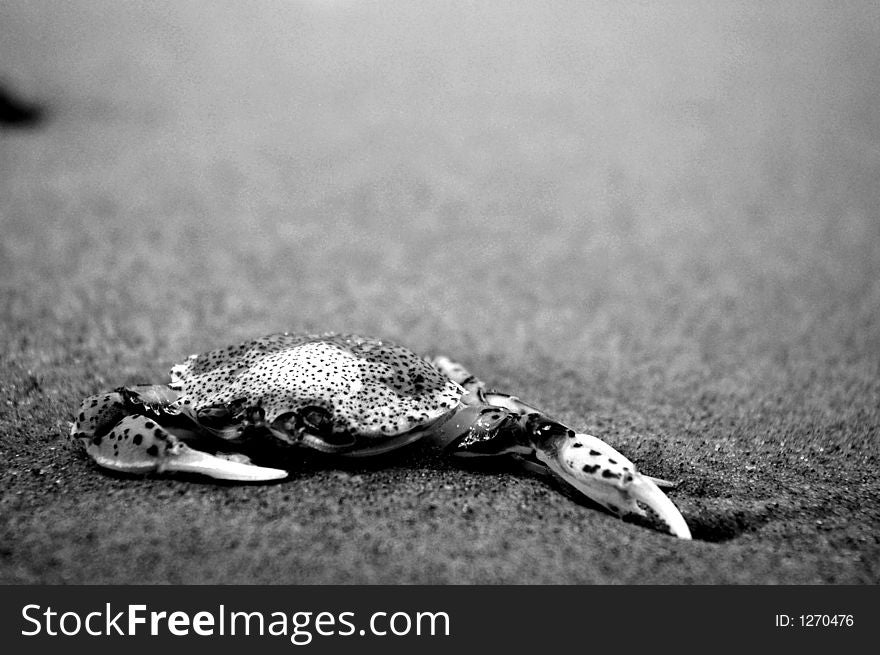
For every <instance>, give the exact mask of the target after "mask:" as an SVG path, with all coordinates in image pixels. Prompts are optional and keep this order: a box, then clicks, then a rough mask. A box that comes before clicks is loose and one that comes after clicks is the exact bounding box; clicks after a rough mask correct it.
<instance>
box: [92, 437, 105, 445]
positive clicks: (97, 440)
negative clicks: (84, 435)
mask: <svg viewBox="0 0 880 655" xmlns="http://www.w3.org/2000/svg"><path fill="white" fill-rule="evenodd" d="M102 439H103V437H102V436H101V435H100V434H96V435H95V436H94V437H92V443H93V444H95V445H96V446H100V445H101V440H102Z"/></svg>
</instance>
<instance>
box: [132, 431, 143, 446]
mask: <svg viewBox="0 0 880 655" xmlns="http://www.w3.org/2000/svg"><path fill="white" fill-rule="evenodd" d="M143 440H144V435H142V434H136V435H134V439H132V443H134V445H135V446H140V445H141V442H142V441H143Z"/></svg>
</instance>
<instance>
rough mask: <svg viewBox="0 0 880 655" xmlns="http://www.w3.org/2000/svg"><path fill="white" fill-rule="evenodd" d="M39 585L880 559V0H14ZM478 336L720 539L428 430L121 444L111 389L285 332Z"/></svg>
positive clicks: (9, 400)
mask: <svg viewBox="0 0 880 655" xmlns="http://www.w3.org/2000/svg"><path fill="white" fill-rule="evenodd" d="M0 32H2V38H0V83H2V84H3V86H4V87H5V88H6V89H7V91H10V92H14V93H15V94H16V95H17V96H18V97H19V98H20V99H21V100H22V101H23V102H27V103H34V104H36V105H39V106H40V107H41V108H42V109H43V117H42V120H41V121H38V122H36V123H34V124H31V125H16V126H6V127H5V128H3V127H0V583H5V584H17V583H114V584H115V583H196V584H197V583H266V584H274V583H322V584H323V583H391V584H396V583H442V584H447V583H448V584H458V583H491V584H494V583H505V584H507V583H524V584H533V583H551V584H569V583H578V584H583V583H622V584H640V583H662V584H667V583H684V584H690V583H694V584H704V583H705V584H708V583H720V584H746V583H749V584H776V583H831V584H844V583H858V584H865V583H868V584H876V583H878V582H880V480H878V463H880V462H878V451H880V446H878V426H880V220H878V218H880V217H878V213H880V185H878V180H880V111H878V107H880V93H878V91H880V10H878V8H877V5H876V4H873V3H867V2H866V3H832V2H828V3H823V2H814V1H807V2H787V3H786V2H783V3H770V4H763V3H762V4H760V5H755V4H753V3H728V2H717V3H711V2H708V3H671V6H670V3H659V2H658V3H651V2H649V3H638V4H637V5H635V4H633V5H629V4H628V3H627V4H626V6H624V5H621V4H620V3H616V2H598V3H590V4H589V5H587V4H584V3H581V2H549V3H527V2H522V3H519V2H515V3H489V2H485V3H464V2H462V3H437V4H436V5H433V4H430V5H429V3H412V4H410V3H402V2H381V3H379V2H356V1H353V0H352V1H342V0H340V1H337V2H333V1H329V0H328V1H317V0H314V1H312V2H299V3H292V2H257V3H236V2H221V3H211V4H207V3H206V4H204V5H203V4H199V3H191V2H157V3H148V4H138V5H134V4H128V3H126V4H119V3H110V2H81V1H76V2H68V3H63V4H61V3H51V4H50V3H29V2H24V1H23V0H22V1H18V0H13V1H11V2H4V3H2V5H0ZM284 330H290V331H318V332H321V331H328V330H334V331H352V332H361V333H366V334H374V335H380V336H383V337H386V338H389V339H393V340H396V341H398V342H401V343H403V344H405V345H407V346H409V347H410V348H412V349H414V350H417V351H419V352H424V353H426V354H427V353H446V354H448V355H450V356H453V357H454V358H457V359H459V360H460V361H462V362H463V363H465V364H466V365H467V366H468V367H469V368H470V369H471V370H472V371H474V372H476V373H478V374H479V375H480V376H481V377H482V378H483V379H485V380H486V381H487V383H489V384H490V385H491V386H494V387H497V388H498V389H502V390H505V391H509V392H511V393H516V394H518V395H520V396H521V397H522V398H524V399H527V400H529V401H530V402H532V403H533V404H535V405H537V406H539V407H542V408H544V409H546V411H548V412H550V413H551V414H553V415H555V416H557V417H559V418H560V419H562V420H563V421H565V422H566V423H568V424H569V425H571V426H572V427H574V428H576V429H578V430H583V431H587V432H591V433H593V434H596V435H597V436H599V437H601V438H603V439H605V440H606V441H607V442H608V443H610V444H611V445H613V446H614V447H615V448H617V449H618V450H620V451H621V452H622V453H624V454H625V455H626V456H628V457H629V458H630V459H632V460H633V461H635V462H636V463H637V464H638V465H639V467H640V468H641V470H642V471H643V472H645V473H648V474H650V475H654V476H657V477H663V478H667V479H672V480H679V481H681V482H680V485H679V486H678V488H677V489H675V490H674V491H671V492H670V497H671V498H672V499H673V500H674V502H675V503H676V504H677V505H678V507H679V508H680V509H681V511H682V513H683V514H684V516H685V518H686V519H687V521H688V523H689V524H690V526H691V528H692V530H693V533H694V540H693V541H689V542H688V541H682V540H677V539H674V538H672V537H669V536H667V535H664V534H662V533H660V532H658V531H656V530H652V529H649V528H648V527H646V526H644V525H642V524H640V523H639V522H637V521H620V520H618V519H616V518H614V517H612V516H610V515H608V514H605V513H602V512H600V511H597V510H596V509H594V508H591V507H587V506H584V505H582V504H578V503H576V502H573V501H572V499H570V498H568V497H566V496H565V495H563V494H560V493H559V492H558V490H557V489H556V488H554V487H553V486H552V485H550V484H548V483H547V482H546V481H545V480H542V479H538V478H536V477H534V476H532V475H530V474H528V473H527V472H521V471H519V470H517V469H516V468H515V467H513V466H509V465H507V464H505V463H503V462H499V463H496V464H495V465H481V466H462V465H460V464H456V463H450V462H447V461H446V460H444V459H443V458H442V457H441V456H440V455H439V454H438V453H436V452H435V451H434V450H432V449H431V448H429V447H428V446H426V445H418V444H417V445H415V446H414V447H413V448H411V449H409V450H406V451H402V452H398V453H395V454H393V455H390V456H388V457H385V458H383V459H382V460H380V461H378V462H358V463H356V464H354V465H352V464H347V465H344V464H340V463H337V462H334V461H329V460H320V461H308V462H305V463H303V464H299V465H295V466H294V467H293V474H292V476H291V478H290V479H289V480H287V481H284V482H282V483H279V484H272V485H257V486H235V485H220V484H210V483H205V482H202V481H200V480H196V479H188V478H159V477H146V478H132V477H124V476H116V475H110V474H107V473H104V472H102V471H100V470H98V469H97V467H96V466H95V465H94V464H93V463H92V462H91V461H90V460H89V459H88V458H87V457H86V456H85V454H84V453H83V452H82V451H81V449H80V448H79V447H78V445H74V444H70V443H69V442H68V441H67V438H66V435H67V433H68V431H69V423H68V422H69V421H70V420H71V418H72V416H73V413H74V411H75V410H76V408H77V407H78V405H79V402H80V401H81V399H82V398H84V397H85V396H88V395H90V394H94V393H97V392H99V391H103V390H107V389H112V388H114V387H117V386H119V385H123V384H132V383H141V382H165V381H167V380H168V369H169V368H170V367H171V365H172V364H174V363H177V362H179V361H181V360H182V359H184V358H185V357H186V356H187V355H189V354H191V353H194V352H200V351H205V350H208V349H212V348H216V347H219V346H224V345H227V344H231V343H235V342H237V341H240V340H244V339H247V338H251V337H255V336H259V335H262V334H268V333H271V332H276V331H284Z"/></svg>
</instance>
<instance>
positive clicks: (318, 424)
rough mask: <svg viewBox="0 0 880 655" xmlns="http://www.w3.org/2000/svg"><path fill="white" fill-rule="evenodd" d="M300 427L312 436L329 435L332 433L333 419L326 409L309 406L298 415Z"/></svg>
mask: <svg viewBox="0 0 880 655" xmlns="http://www.w3.org/2000/svg"><path fill="white" fill-rule="evenodd" d="M297 418H298V419H299V424H300V427H302V428H303V429H305V430H306V431H308V432H310V433H312V434H327V433H329V432H331V431H332V428H333V417H332V416H331V414H330V411H329V410H328V409H327V408H326V407H321V406H319V405H309V406H308V407H303V408H302V409H301V410H299V412H298V413H297Z"/></svg>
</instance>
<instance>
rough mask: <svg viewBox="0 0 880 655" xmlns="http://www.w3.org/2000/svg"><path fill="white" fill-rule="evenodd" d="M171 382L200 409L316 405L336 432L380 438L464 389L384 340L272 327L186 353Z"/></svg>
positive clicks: (422, 422)
mask: <svg viewBox="0 0 880 655" xmlns="http://www.w3.org/2000/svg"><path fill="white" fill-rule="evenodd" d="M171 377H172V382H171V385H170V386H171V387H172V388H173V389H176V390H178V391H181V392H182V393H183V394H184V395H183V397H182V399H181V402H182V403H185V404H186V405H188V406H189V407H190V408H191V409H193V410H195V412H196V413H197V414H198V411H199V410H200V409H202V408H206V407H210V406H215V405H218V404H227V405H228V404H233V403H243V404H244V405H245V406H248V407H260V408H262V411H263V412H264V416H265V419H264V420H265V421H266V422H267V423H271V422H272V421H274V420H275V419H276V418H278V417H279V416H282V415H283V414H286V413H288V412H296V411H297V410H300V409H303V408H306V407H314V406H317V407H322V408H324V409H325V410H327V411H328V412H329V415H330V416H331V420H332V432H333V433H334V434H342V433H345V434H350V435H356V436H357V437H358V438H359V439H366V440H381V439H385V438H391V437H395V436H399V435H402V434H406V433H409V432H411V431H414V430H417V429H420V428H424V427H426V426H428V425H431V424H432V423H434V422H436V421H438V420H439V419H441V418H442V417H444V416H446V415H448V414H450V413H451V412H452V410H453V409H455V408H456V407H457V406H458V403H459V400H460V398H461V396H462V394H463V393H464V390H463V389H462V387H461V386H459V385H458V384H457V383H455V382H453V381H452V380H450V379H449V378H448V377H446V376H445V375H443V374H442V373H440V372H439V371H438V370H437V369H436V368H434V367H433V366H431V365H430V364H429V363H428V362H427V361H425V360H424V359H422V358H421V357H419V356H418V355H416V354H415V353H413V352H411V351H410V350H408V349H406V348H403V347H401V346H398V345H396V344H394V343H391V342H389V341H386V340H378V339H372V338H367V337H361V336H355V335H345V334H335V333H328V334H320V335H312V334H307V335H302V334H289V333H283V334H273V335H270V336H267V337H263V338H260V339H255V340H252V341H246V342H244V343H242V344H240V345H236V346H230V347H228V348H223V349H220V350H214V351H211V352H208V353H204V354H199V355H192V356H191V357H189V359H187V361H186V362H184V363H183V364H179V365H177V366H175V367H174V368H172V369H171Z"/></svg>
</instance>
